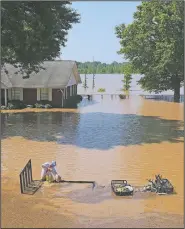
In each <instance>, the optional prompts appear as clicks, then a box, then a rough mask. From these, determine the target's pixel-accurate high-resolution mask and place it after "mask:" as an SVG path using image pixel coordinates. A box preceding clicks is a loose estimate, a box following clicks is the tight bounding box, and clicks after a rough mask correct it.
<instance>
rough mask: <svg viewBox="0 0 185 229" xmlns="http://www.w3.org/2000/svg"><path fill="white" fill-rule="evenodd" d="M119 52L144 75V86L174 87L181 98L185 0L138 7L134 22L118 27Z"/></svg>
mask: <svg viewBox="0 0 185 229" xmlns="http://www.w3.org/2000/svg"><path fill="white" fill-rule="evenodd" d="M116 35H117V37H118V38H119V39H120V44H121V49H120V51H119V53H120V54H124V57H125V58H126V59H128V60H129V61H130V62H131V63H132V65H133V66H134V68H135V69H137V71H138V72H139V73H141V74H143V75H144V76H143V77H142V78H141V80H139V84H140V85H141V86H142V88H143V89H145V90H148V91H154V92H156V93H159V92H162V91H166V90H173V91H174V101H175V102H179V99H180V87H181V84H182V83H183V81H184V2H183V1H169V0H168V1H157V0H154V1H150V2H142V4H141V5H140V6H138V7H137V12H136V13H135V14H134V21H133V23H132V24H130V25H128V26H125V25H124V24H122V25H120V26H117V27H116Z"/></svg>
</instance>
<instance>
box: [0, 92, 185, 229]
mask: <svg viewBox="0 0 185 229" xmlns="http://www.w3.org/2000/svg"><path fill="white" fill-rule="evenodd" d="M183 109H184V105H183V104H175V103H169V102H162V101H161V102H156V101H149V100H144V99H142V98H140V97H138V96H133V97H130V99H127V100H122V101H121V100H120V99H119V98H117V97H113V98H111V97H108V96H104V98H103V99H101V97H98V96H97V97H95V98H94V99H93V101H88V100H86V99H84V100H83V101H82V103H81V104H80V106H79V107H78V109H77V110H72V109H71V110H64V109H63V110H62V109H52V110H35V109H30V110H29V109H26V110H24V112H20V111H15V112H11V113H6V112H5V113H3V114H1V133H2V141H1V148H2V164H1V166H2V227H4V228H6V227H9V228H15V227H17V228H18V227H27V228H34V227H37V228H39V227H42V228H44V227H46V228H56V227H58V228H62V227H65V228H66V227H67V228H72V227H73V228H74V227H76V228H87V227H89V228H91V227H97V228H98V227H100V228H101V227H112V228H123V227H130V228H131V227H135V228H138V227H141V228H144V227H148V228H155V227H162V228H164V227H169V228H170V227H171V228H172V227H179V228H180V227H184V221H183V215H184V204H183V203H184V173H183V171H184V120H183V117H184V114H183ZM42 111H43V112H42ZM30 158H31V159H32V166H33V178H34V179H40V172H41V164H43V163H44V162H47V161H52V160H56V162H57V170H58V173H59V174H61V175H62V177H63V178H64V179H65V180H94V181H96V187H95V188H94V189H92V186H91V185H89V184H64V183H63V184H50V185H49V184H44V185H43V186H42V187H41V188H40V189H39V190H38V191H37V192H36V193H35V195H33V196H27V195H21V194H20V188H19V173H20V171H21V169H22V168H23V167H24V165H25V164H26V163H27V161H28V160H29V159H30ZM158 173H159V174H162V175H163V176H164V177H166V178H168V179H169V180H170V181H171V182H172V183H173V185H174V187H175V191H176V194H174V195H165V196H164V195H163V196H159V195H155V194H150V193H139V192H136V193H135V195H134V196H133V197H116V196H115V195H114V194H113V193H112V192H111V188H110V182H111V180H112V179H127V180H128V181H129V183H130V184H132V185H133V186H139V187H140V186H142V185H145V184H146V183H147V179H148V178H153V177H154V175H155V174H158Z"/></svg>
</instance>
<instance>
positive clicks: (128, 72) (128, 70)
mask: <svg viewBox="0 0 185 229" xmlns="http://www.w3.org/2000/svg"><path fill="white" fill-rule="evenodd" d="M132 73H134V69H133V66H132V64H130V63H129V64H126V65H125V66H124V68H123V74H124V79H123V80H122V82H123V91H124V92H127V93H129V90H130V87H131V86H130V84H131V82H132Z"/></svg>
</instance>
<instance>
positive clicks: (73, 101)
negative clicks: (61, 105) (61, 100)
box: [65, 95, 82, 108]
mask: <svg viewBox="0 0 185 229" xmlns="http://www.w3.org/2000/svg"><path fill="white" fill-rule="evenodd" d="M81 101H82V96H81V95H74V96H71V97H69V98H68V99H67V101H66V102H65V107H66V108H77V104H78V103H80V102H81Z"/></svg>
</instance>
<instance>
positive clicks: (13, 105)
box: [7, 100, 26, 110]
mask: <svg viewBox="0 0 185 229" xmlns="http://www.w3.org/2000/svg"><path fill="white" fill-rule="evenodd" d="M25 107H26V105H25V104H24V103H23V102H22V101H20V100H11V101H10V102H9V103H8V106H7V108H8V109H10V110H12V109H23V108H25Z"/></svg>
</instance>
